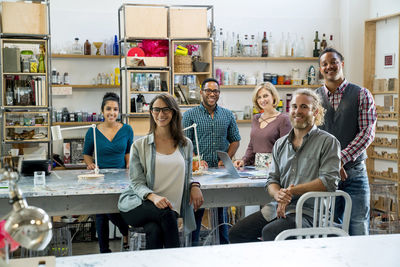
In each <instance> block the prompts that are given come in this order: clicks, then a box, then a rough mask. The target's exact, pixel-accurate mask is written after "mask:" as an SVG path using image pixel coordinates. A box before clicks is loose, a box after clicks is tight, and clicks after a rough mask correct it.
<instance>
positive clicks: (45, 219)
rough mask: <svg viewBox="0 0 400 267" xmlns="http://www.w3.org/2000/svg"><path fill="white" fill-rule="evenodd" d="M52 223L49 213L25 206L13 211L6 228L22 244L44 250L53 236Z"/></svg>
mask: <svg viewBox="0 0 400 267" xmlns="http://www.w3.org/2000/svg"><path fill="white" fill-rule="evenodd" d="M52 228H53V226H52V224H51V221H50V217H49V215H47V213H46V212H45V211H44V210H42V209H40V208H37V207H33V206H28V207H23V208H21V209H19V210H17V211H15V210H14V211H13V212H12V213H11V215H10V217H8V219H7V221H6V223H5V225H4V229H5V230H6V231H7V232H8V233H9V234H10V235H11V237H12V238H13V239H14V240H15V241H17V242H18V243H20V244H21V246H23V247H25V248H27V249H32V250H43V249H45V248H46V247H47V245H48V244H49V242H50V240H51V238H52Z"/></svg>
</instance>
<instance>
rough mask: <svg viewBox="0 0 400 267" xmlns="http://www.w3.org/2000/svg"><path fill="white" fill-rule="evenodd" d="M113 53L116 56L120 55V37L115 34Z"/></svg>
mask: <svg viewBox="0 0 400 267" xmlns="http://www.w3.org/2000/svg"><path fill="white" fill-rule="evenodd" d="M113 55H114V56H118V55H119V47H118V38H117V36H116V35H115V36H114V44H113Z"/></svg>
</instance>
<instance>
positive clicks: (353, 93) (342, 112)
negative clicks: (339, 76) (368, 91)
mask: <svg viewBox="0 0 400 267" xmlns="http://www.w3.org/2000/svg"><path fill="white" fill-rule="evenodd" d="M360 90H361V87H359V86H357V85H355V84H352V83H348V84H347V87H346V88H345V90H344V92H343V95H342V99H341V101H340V104H339V107H338V108H337V110H336V111H335V110H334V108H333V107H332V105H331V103H330V102H329V100H328V96H327V94H326V93H325V88H324V87H320V88H318V89H317V90H316V91H315V92H316V93H317V94H318V95H319V96H320V97H321V100H322V106H323V107H324V108H325V109H326V113H325V122H324V124H323V125H321V126H319V128H320V129H322V130H325V131H327V132H328V133H330V134H332V135H334V136H335V137H336V138H337V139H338V140H339V142H340V146H341V149H342V150H343V149H345V148H346V147H347V146H348V145H349V144H350V143H351V141H353V140H354V138H355V137H356V135H357V134H358V133H359V132H360V129H359V124H358V109H359V103H358V95H359V93H360ZM366 158H367V152H366V151H365V150H364V151H363V153H361V155H360V156H358V158H357V159H356V160H355V161H353V162H352V161H350V162H348V163H346V165H345V166H344V167H345V169H349V168H351V167H353V166H354V165H356V164H358V163H360V162H361V161H363V160H365V159H366Z"/></svg>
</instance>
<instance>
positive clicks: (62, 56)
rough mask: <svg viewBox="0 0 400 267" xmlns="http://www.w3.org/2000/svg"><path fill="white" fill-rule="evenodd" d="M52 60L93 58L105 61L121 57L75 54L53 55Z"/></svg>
mask: <svg viewBox="0 0 400 267" xmlns="http://www.w3.org/2000/svg"><path fill="white" fill-rule="evenodd" d="M51 58H93V59H105V58H115V59H119V56H111V55H106V56H103V55H101V56H96V55H74V54H52V55H51Z"/></svg>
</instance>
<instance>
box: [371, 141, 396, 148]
mask: <svg viewBox="0 0 400 267" xmlns="http://www.w3.org/2000/svg"><path fill="white" fill-rule="evenodd" d="M371 145H372V146H378V147H390V148H397V146H393V145H382V144H376V143H374V142H373V143H371Z"/></svg>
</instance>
